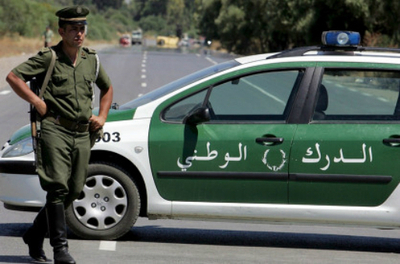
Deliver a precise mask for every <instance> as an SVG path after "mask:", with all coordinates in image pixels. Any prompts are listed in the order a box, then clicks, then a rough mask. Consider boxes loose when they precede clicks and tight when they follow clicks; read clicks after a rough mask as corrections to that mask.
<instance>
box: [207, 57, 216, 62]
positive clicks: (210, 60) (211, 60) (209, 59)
mask: <svg viewBox="0 0 400 264" xmlns="http://www.w3.org/2000/svg"><path fill="white" fill-rule="evenodd" d="M206 60H208V61H209V62H211V63H213V64H218V62H216V61H215V60H213V59H211V58H210V57H206Z"/></svg>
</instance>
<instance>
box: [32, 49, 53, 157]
mask: <svg viewBox="0 0 400 264" xmlns="http://www.w3.org/2000/svg"><path fill="white" fill-rule="evenodd" d="M50 51H51V61H50V65H49V68H47V72H46V75H45V77H44V81H43V83H42V88H41V89H40V90H39V86H38V83H37V79H36V78H33V79H32V80H31V82H30V88H31V90H32V91H33V92H34V93H35V94H36V95H37V96H39V97H40V98H43V94H44V91H45V90H46V87H47V84H48V83H49V80H50V77H51V74H52V72H53V69H54V65H55V63H56V57H57V55H56V53H55V52H54V50H53V49H52V48H50ZM30 119H31V134H32V147H33V150H34V152H35V160H36V149H37V139H38V138H39V137H40V121H41V120H40V117H39V113H38V112H37V110H36V109H35V107H33V105H30Z"/></svg>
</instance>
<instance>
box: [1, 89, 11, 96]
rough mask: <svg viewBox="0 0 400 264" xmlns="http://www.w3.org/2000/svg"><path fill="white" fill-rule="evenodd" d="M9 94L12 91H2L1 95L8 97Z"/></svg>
mask: <svg viewBox="0 0 400 264" xmlns="http://www.w3.org/2000/svg"><path fill="white" fill-rule="evenodd" d="M9 93H11V91H10V90H5V91H1V92H0V95H7V94H9Z"/></svg>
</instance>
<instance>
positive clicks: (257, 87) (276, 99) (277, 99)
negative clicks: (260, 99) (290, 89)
mask: <svg viewBox="0 0 400 264" xmlns="http://www.w3.org/2000/svg"><path fill="white" fill-rule="evenodd" d="M243 82H245V83H247V84H248V85H250V86H251V87H253V88H254V89H256V90H258V91H259V92H261V93H263V94H265V95H267V96H269V97H271V98H272V99H274V100H275V101H277V102H278V103H280V104H282V105H286V103H285V102H284V101H282V100H281V99H279V98H278V97H276V96H275V95H272V94H270V93H268V92H267V91H264V90H263V89H262V88H261V87H259V86H257V85H255V84H252V83H251V82H249V81H248V80H243Z"/></svg>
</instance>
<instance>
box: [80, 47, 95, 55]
mask: <svg viewBox="0 0 400 264" xmlns="http://www.w3.org/2000/svg"><path fill="white" fill-rule="evenodd" d="M82 49H83V50H84V51H86V52H87V53H89V54H96V51H95V50H94V49H90V48H88V47H82Z"/></svg>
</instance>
